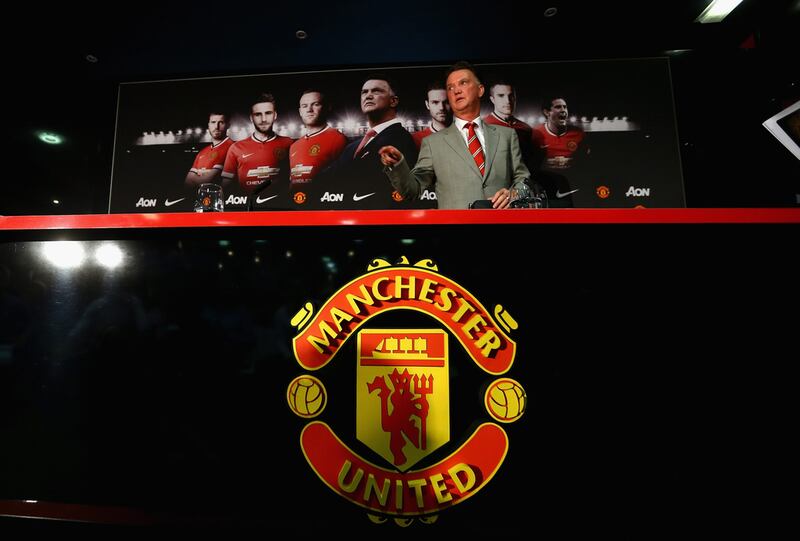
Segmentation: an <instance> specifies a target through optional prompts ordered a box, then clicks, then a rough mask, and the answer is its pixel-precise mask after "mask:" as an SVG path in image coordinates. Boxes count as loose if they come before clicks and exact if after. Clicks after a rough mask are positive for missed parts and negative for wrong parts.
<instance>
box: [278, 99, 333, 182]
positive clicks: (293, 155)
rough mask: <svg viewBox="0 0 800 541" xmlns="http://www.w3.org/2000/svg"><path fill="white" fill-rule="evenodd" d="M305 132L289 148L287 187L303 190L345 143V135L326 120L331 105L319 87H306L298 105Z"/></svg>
mask: <svg viewBox="0 0 800 541" xmlns="http://www.w3.org/2000/svg"><path fill="white" fill-rule="evenodd" d="M298 111H299V113H300V119H301V120H302V121H303V124H304V125H305V130H306V133H305V135H303V136H302V137H301V138H300V139H298V140H297V141H295V142H294V143H293V144H292V146H291V148H290V149H289V165H290V167H291V175H290V183H291V186H290V189H291V190H292V191H303V190H305V189H306V188H307V187H308V185H309V184H310V183H311V181H312V180H313V179H314V177H315V176H316V175H317V173H319V172H320V171H321V170H322V169H324V168H325V167H326V166H327V165H328V164H329V163H331V162H332V161H333V160H335V159H336V158H338V157H339V154H341V153H342V151H343V150H344V147H346V146H347V137H345V136H344V135H343V134H342V133H340V132H339V131H338V130H336V129H335V128H332V127H331V126H329V125H328V124H327V123H326V120H327V118H328V114H329V113H330V107H329V106H328V104H327V103H326V102H325V95H324V94H323V93H322V92H320V91H319V90H314V89H311V90H306V91H305V92H303V94H302V95H301V96H300V106H299V109H298Z"/></svg>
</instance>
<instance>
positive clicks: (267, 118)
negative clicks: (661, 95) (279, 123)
mask: <svg viewBox="0 0 800 541" xmlns="http://www.w3.org/2000/svg"><path fill="white" fill-rule="evenodd" d="M276 118H278V113H276V112H275V104H274V103H272V102H269V101H265V102H262V103H256V104H255V105H253V108H252V109H251V110H250V120H252V121H253V126H255V128H256V131H257V132H259V133H263V134H265V135H266V134H268V133H270V132H271V131H272V125H273V124H274V123H275V119H276Z"/></svg>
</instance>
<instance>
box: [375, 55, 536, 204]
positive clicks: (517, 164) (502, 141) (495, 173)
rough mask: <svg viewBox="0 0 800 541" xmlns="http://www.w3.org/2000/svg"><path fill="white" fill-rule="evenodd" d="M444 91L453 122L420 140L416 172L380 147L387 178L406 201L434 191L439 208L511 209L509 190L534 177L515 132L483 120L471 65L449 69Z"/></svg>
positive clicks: (389, 148) (394, 152)
mask: <svg viewBox="0 0 800 541" xmlns="http://www.w3.org/2000/svg"><path fill="white" fill-rule="evenodd" d="M446 89H447V99H448V101H449V102H450V107H451V108H452V109H453V114H454V115H455V119H454V122H453V123H452V124H451V125H450V126H449V127H447V128H445V129H443V130H441V131H439V132H436V133H435V134H433V135H430V136H429V137H426V138H425V139H423V140H422V147H421V148H420V152H419V159H418V160H417V164H416V166H414V168H413V169H411V168H410V165H409V163H408V162H407V161H406V160H405V158H404V156H403V154H402V153H401V152H400V151H399V150H397V149H396V148H395V147H393V146H385V147H382V148H381V149H380V151H379V153H380V156H381V162H382V163H383V165H384V166H385V168H384V171H385V172H386V175H387V176H388V177H389V180H390V181H391V183H392V185H393V186H394V188H395V189H396V190H397V191H398V192H400V194H401V195H402V196H403V197H405V198H409V199H414V198H417V197H419V195H420V194H421V193H423V192H424V191H425V190H426V189H428V188H431V187H433V188H434V189H435V190H436V199H437V201H438V204H439V208H440V209H466V208H469V205H470V203H472V202H473V201H476V200H486V201H487V206H488V205H489V203H488V202H489V201H490V202H491V203H490V204H491V207H492V208H496V209H504V208H507V207H508V205H509V203H510V202H511V192H510V190H509V188H510V187H511V186H512V185H513V184H515V183H516V182H524V181H525V180H526V179H529V178H530V173H529V172H528V168H527V167H525V164H524V163H523V162H522V154H521V152H520V148H519V140H518V139H517V134H516V132H515V131H514V130H513V129H511V128H506V127H504V126H493V125H491V124H487V123H485V122H483V121H482V119H481V102H480V99H481V96H483V93H484V88H483V85H482V84H481V82H480V80H479V79H478V76H477V75H476V74H475V70H474V68H473V67H472V66H471V65H470V64H468V63H466V62H458V63H456V64H454V65H453V66H452V67H451V68H450V70H448V74H447V85H446ZM473 133H474V135H471V134H473ZM475 137H477V140H478V141H479V143H480V144H478V143H476V141H475Z"/></svg>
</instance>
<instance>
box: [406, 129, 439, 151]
mask: <svg viewBox="0 0 800 541" xmlns="http://www.w3.org/2000/svg"><path fill="white" fill-rule="evenodd" d="M437 131H439V130H434V129H433V126H428V127H427V128H425V129H424V130H422V131H415V132H414V133H412V134H411V138H412V139H414V144H415V145H417V150H419V149H420V147H421V146H422V140H423V139H425V138H426V137H428V136H429V135H432V134H434V133H436V132H437Z"/></svg>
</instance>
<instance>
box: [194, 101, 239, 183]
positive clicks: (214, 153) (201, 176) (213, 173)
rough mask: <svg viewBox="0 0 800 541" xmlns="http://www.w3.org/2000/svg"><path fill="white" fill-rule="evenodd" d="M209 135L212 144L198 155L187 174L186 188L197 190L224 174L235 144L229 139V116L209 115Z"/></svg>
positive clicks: (220, 114)
mask: <svg viewBox="0 0 800 541" xmlns="http://www.w3.org/2000/svg"><path fill="white" fill-rule="evenodd" d="M208 134H209V135H210V136H211V144H210V145H208V146H207V147H205V148H203V149H202V150H201V151H200V152H198V153H197V156H196V157H195V159H194V163H193V164H192V168H191V169H189V172H188V173H187V174H186V186H189V187H192V188H197V187H198V186H200V185H201V184H205V183H206V182H216V181H217V179H218V178H219V174H220V173H221V172H222V166H223V164H224V163H225V157H226V156H227V155H228V149H229V148H230V147H231V145H232V144H233V141H231V139H230V138H229V137H228V115H226V114H225V113H211V114H210V115H208Z"/></svg>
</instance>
